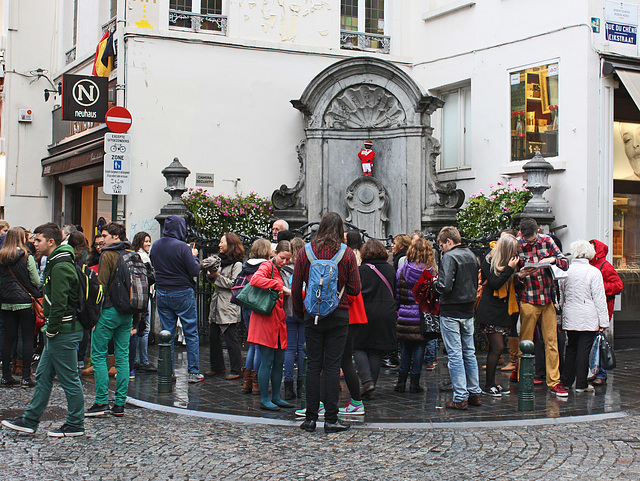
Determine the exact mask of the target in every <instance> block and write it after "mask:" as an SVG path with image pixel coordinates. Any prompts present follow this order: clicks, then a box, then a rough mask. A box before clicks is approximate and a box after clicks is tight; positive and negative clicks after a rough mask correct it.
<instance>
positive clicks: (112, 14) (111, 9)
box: [109, 0, 118, 19]
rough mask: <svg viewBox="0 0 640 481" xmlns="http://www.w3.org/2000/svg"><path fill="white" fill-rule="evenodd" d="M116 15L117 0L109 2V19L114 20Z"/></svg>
mask: <svg viewBox="0 0 640 481" xmlns="http://www.w3.org/2000/svg"><path fill="white" fill-rule="evenodd" d="M117 13H118V0H109V18H110V19H111V18H114V17H115V16H116V15H117Z"/></svg>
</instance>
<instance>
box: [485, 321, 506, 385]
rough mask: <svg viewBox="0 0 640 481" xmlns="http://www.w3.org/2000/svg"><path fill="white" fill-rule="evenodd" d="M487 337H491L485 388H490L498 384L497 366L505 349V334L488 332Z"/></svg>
mask: <svg viewBox="0 0 640 481" xmlns="http://www.w3.org/2000/svg"><path fill="white" fill-rule="evenodd" d="M487 339H489V354H488V355H487V373H486V376H487V380H486V382H485V384H484V385H485V389H486V390H489V389H491V388H492V387H493V386H495V385H496V366H497V365H498V358H500V355H501V354H502V351H504V334H502V333H501V332H493V333H491V334H487Z"/></svg>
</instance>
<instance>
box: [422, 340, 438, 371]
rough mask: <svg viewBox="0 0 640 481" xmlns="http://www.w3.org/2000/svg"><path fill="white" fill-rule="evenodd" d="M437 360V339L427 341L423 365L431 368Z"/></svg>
mask: <svg viewBox="0 0 640 481" xmlns="http://www.w3.org/2000/svg"><path fill="white" fill-rule="evenodd" d="M437 358H438V339H437V338H436V339H431V340H430V341H427V348H426V350H425V354H424V363H425V364H426V365H427V366H433V363H434V362H436V359H437Z"/></svg>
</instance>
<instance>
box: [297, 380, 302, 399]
mask: <svg viewBox="0 0 640 481" xmlns="http://www.w3.org/2000/svg"><path fill="white" fill-rule="evenodd" d="M297 388H298V390H297V391H296V392H297V393H298V399H301V398H302V379H298V385H297Z"/></svg>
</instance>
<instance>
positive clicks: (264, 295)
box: [235, 263, 280, 316]
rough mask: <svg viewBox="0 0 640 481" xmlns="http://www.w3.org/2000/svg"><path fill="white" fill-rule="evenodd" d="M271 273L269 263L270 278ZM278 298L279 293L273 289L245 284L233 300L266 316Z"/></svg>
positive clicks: (272, 269) (272, 270)
mask: <svg viewBox="0 0 640 481" xmlns="http://www.w3.org/2000/svg"><path fill="white" fill-rule="evenodd" d="M273 273H274V267H273V263H271V279H273ZM279 298H280V294H279V293H278V292H276V291H274V290H273V289H261V288H260V287H254V286H252V285H251V284H247V285H246V286H244V287H243V288H242V290H241V291H240V293H239V294H238V297H236V299H235V300H236V304H238V305H240V306H242V307H244V308H246V309H250V310H252V311H253V312H257V313H258V314H262V315H265V316H268V315H270V314H271V311H273V308H274V307H276V303H277V302H278V299H279Z"/></svg>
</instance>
